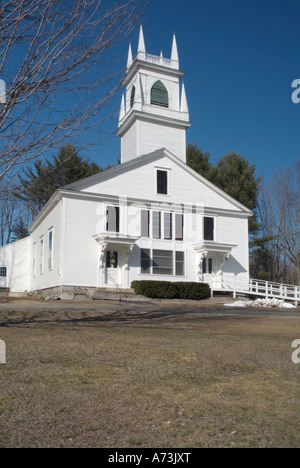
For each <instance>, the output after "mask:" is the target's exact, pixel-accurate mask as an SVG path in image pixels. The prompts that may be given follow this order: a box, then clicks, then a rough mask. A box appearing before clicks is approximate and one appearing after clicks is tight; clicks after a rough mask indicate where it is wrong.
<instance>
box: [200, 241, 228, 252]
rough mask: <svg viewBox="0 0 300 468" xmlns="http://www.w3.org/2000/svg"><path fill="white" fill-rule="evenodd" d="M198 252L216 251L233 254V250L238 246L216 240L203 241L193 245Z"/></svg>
mask: <svg viewBox="0 0 300 468" xmlns="http://www.w3.org/2000/svg"><path fill="white" fill-rule="evenodd" d="M193 247H194V249H195V250H196V252H197V253H204V252H214V253H221V254H231V252H232V250H233V249H234V248H235V247H237V245H235V244H222V243H220V242H214V241H202V242H200V243H199V244H194V245H193Z"/></svg>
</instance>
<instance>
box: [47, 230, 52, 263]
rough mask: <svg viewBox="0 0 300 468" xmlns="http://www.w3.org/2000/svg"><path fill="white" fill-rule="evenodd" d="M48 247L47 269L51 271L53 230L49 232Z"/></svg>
mask: <svg viewBox="0 0 300 468" xmlns="http://www.w3.org/2000/svg"><path fill="white" fill-rule="evenodd" d="M48 238H49V239H48V240H49V245H48V269H49V270H52V269H53V229H51V230H50V231H49V236H48Z"/></svg>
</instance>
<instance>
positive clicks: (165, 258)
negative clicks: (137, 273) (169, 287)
mask: <svg viewBox="0 0 300 468" xmlns="http://www.w3.org/2000/svg"><path fill="white" fill-rule="evenodd" d="M184 260H185V255H184V252H177V251H176V252H173V251H172V250H158V249H155V250H151V249H141V274H147V275H151V274H153V275H163V276H184V274H185V273H184V272H185V263H184Z"/></svg>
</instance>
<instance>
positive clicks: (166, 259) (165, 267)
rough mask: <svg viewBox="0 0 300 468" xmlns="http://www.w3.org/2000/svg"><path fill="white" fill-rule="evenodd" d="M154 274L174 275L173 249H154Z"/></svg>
mask: <svg viewBox="0 0 300 468" xmlns="http://www.w3.org/2000/svg"><path fill="white" fill-rule="evenodd" d="M153 274H154V275H170V276H172V275H173V251H172V250H153Z"/></svg>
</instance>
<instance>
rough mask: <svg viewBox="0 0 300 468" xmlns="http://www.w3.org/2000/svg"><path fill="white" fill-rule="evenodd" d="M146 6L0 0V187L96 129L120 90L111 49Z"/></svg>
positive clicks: (131, 1) (132, 0)
mask: <svg viewBox="0 0 300 468" xmlns="http://www.w3.org/2000/svg"><path fill="white" fill-rule="evenodd" d="M145 4H146V2H142V1H141V0H123V1H121V0H120V1H118V0H106V1H104V0H35V1H32V0H2V1H1V3H0V44H1V48H0V78H1V79H3V80H4V81H5V82H6V103H5V104H0V182H1V181H2V184H1V186H2V187H4V184H3V180H4V179H7V177H9V176H13V175H14V174H15V173H16V172H17V171H18V170H19V168H23V166H24V165H25V164H26V163H28V162H30V161H32V160H33V159H35V158H38V157H39V156H41V155H42V154H43V153H45V152H46V151H48V150H49V148H54V147H55V148H58V147H59V146H61V144H62V143H63V141H64V140H66V139H68V140H71V139H72V138H73V137H76V136H78V135H79V134H80V133H81V132H83V131H85V130H87V129H89V128H92V127H97V126H98V128H97V131H98V133H99V135H100V133H101V132H100V129H99V125H100V123H101V122H103V121H104V120H105V119H106V118H107V115H106V116H105V115H103V114H102V112H101V111H102V109H103V107H104V106H105V104H107V102H108V101H109V100H110V98H111V97H112V96H113V94H114V93H115V92H116V89H117V88H118V85H119V78H118V76H119V75H118V73H119V70H116V67H113V66H112V64H111V62H110V60H111V57H110V56H109V51H110V49H111V48H112V47H113V46H115V45H116V44H118V43H119V42H120V41H121V40H122V39H124V38H125V37H126V36H127V35H128V34H129V33H130V32H131V31H132V29H133V28H134V26H135V25H136V23H137V21H138V20H139V19H140V17H141V14H142V12H143V10H144V7H145ZM0 190H1V189H0Z"/></svg>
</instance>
